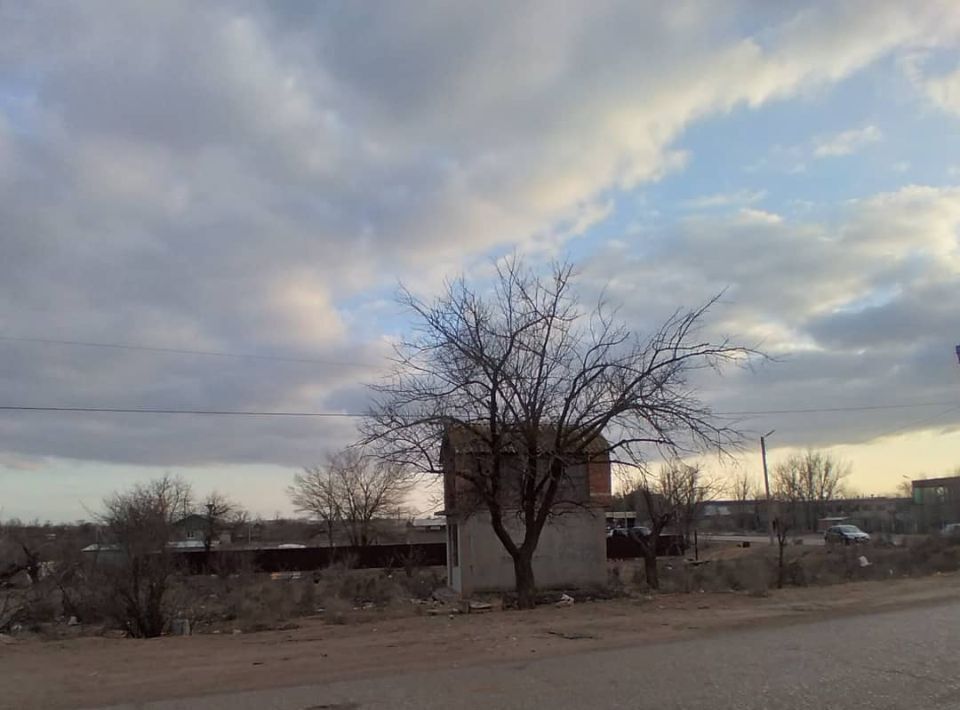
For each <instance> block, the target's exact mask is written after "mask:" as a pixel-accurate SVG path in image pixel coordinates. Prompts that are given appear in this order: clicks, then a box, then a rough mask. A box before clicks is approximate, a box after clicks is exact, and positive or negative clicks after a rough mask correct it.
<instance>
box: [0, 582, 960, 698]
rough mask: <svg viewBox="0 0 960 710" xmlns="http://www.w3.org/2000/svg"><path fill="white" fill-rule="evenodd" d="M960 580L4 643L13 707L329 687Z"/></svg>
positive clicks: (683, 631)
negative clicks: (246, 630) (233, 631)
mask: <svg viewBox="0 0 960 710" xmlns="http://www.w3.org/2000/svg"><path fill="white" fill-rule="evenodd" d="M957 598H960V575H957V574H953V575H936V576H933V577H927V578H920V579H899V580H890V581H884V582H857V583H851V584H844V585H835V586H829V587H817V588H804V589H799V588H792V589H784V590H780V591H775V592H772V593H771V594H770V595H769V596H765V597H754V596H749V595H747V594H742V593H736V594H735V593H725V594H710V593H706V594H703V593H694V594H664V595H655V596H651V597H642V598H637V599H619V600H613V601H598V602H591V603H580V604H574V605H573V606H572V607H568V608H556V607H553V606H545V607H541V608H538V609H536V610H533V611H526V612H522V611H494V612H488V613H483V614H467V615H456V616H452V617H450V616H446V615H443V616H415V617H407V618H399V619H389V618H385V617H383V616H381V615H379V614H378V613H377V612H376V611H372V612H371V613H370V614H369V616H366V617H364V618H363V620H362V621H361V622H360V623H356V624H352V625H340V626H337V625H328V624H326V623H324V622H323V620H322V619H320V618H311V619H305V620H303V621H302V623H301V625H300V627H299V628H296V629H292V630H288V631H266V632H260V633H253V634H240V635H203V636H191V637H163V638H157V639H148V640H133V639H112V638H78V639H71V640H66V641H37V640H25V641H15V642H13V643H6V644H0V707H3V708H84V707H97V706H103V705H110V704H119V703H137V702H148V701H152V700H159V699H164V698H177V697H190V696H197V695H203V694H206V693H218V692H226V691H239V690H256V689H263V688H278V687H287V686H293V685H303V684H318V683H327V682H333V681H338V680H348V679H357V678H366V677H377V676H382V675H386V674H395V673H403V672H406V671H417V670H428V669H433V668H457V667H462V666H469V665H473V664H482V663H489V662H494V661H509V660H516V659H530V658H542V657H546V656H559V655H564V654H569V653H576V652H580V651H585V650H591V649H609V648H622V647H631V646H638V645H644V644H651V643H661V642H667V641H671V640H675V639H684V638H691V637H696V636H698V635H711V634H716V633H722V632H723V631H725V630H730V629H740V628H748V627H755V626H757V625H762V624H790V623H798V622H803V621H808V620H815V619H824V618H830V617H831V616H844V615H851V614H859V613H873V612H877V611H883V610H889V609H896V608H904V607H909V606H915V605H923V604H935V603H938V602H942V601H945V600H956V599H957Z"/></svg>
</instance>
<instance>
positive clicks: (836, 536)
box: [823, 525, 870, 545]
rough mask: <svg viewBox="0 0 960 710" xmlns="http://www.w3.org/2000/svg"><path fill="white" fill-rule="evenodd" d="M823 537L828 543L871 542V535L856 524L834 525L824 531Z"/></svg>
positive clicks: (852, 543) (850, 543) (851, 543)
mask: <svg viewBox="0 0 960 710" xmlns="http://www.w3.org/2000/svg"><path fill="white" fill-rule="evenodd" d="M823 539H824V540H825V541H826V542H827V544H828V545H830V544H833V543H841V544H843V545H854V544H863V543H867V542H870V536H869V535H868V534H867V533H865V532H864V531H863V530H861V529H860V528H858V527H857V526H856V525H834V526H833V527H831V528H827V531H826V532H825V533H823Z"/></svg>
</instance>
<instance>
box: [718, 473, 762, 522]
mask: <svg viewBox="0 0 960 710" xmlns="http://www.w3.org/2000/svg"><path fill="white" fill-rule="evenodd" d="M758 489H759V484H758V483H757V482H756V481H754V480H753V478H752V477H751V476H750V474H749V473H747V472H746V471H745V470H743V469H738V470H737V471H735V472H734V473H733V475H732V476H731V477H730V481H729V483H728V486H727V492H728V494H729V495H730V498H731V499H732V500H733V501H734V504H735V505H736V511H737V512H736V520H737V527H738V528H741V529H746V528H748V527H749V528H754V527H756V518H757V513H756V509H755V507H754V509H753V510H750V504H751V502H753V503H754V506H755V504H756V501H757V500H759V499H760V498H761V497H762V496H760V495H759V493H758Z"/></svg>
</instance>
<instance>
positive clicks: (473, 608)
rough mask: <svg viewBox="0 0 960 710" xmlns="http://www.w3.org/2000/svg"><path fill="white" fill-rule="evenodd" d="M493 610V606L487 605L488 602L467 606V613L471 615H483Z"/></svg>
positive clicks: (471, 603) (473, 603) (472, 603)
mask: <svg viewBox="0 0 960 710" xmlns="http://www.w3.org/2000/svg"><path fill="white" fill-rule="evenodd" d="M492 609H493V605H492V604H487V602H470V603H469V604H468V605H467V612H468V613H470V614H482V613H483V612H485V611H491V610H492Z"/></svg>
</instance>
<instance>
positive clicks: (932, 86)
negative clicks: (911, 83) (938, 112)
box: [921, 67, 960, 116]
mask: <svg viewBox="0 0 960 710" xmlns="http://www.w3.org/2000/svg"><path fill="white" fill-rule="evenodd" d="M921 86H922V88H923V91H924V92H925V93H926V95H927V97H928V98H929V99H930V101H932V102H933V104H934V105H935V106H937V107H939V108H941V109H943V110H944V111H947V112H949V113H954V114H957V115H958V116H960V67H958V68H957V69H956V70H955V71H953V72H951V73H948V74H942V75H940V76H934V77H928V78H923V79H921Z"/></svg>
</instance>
